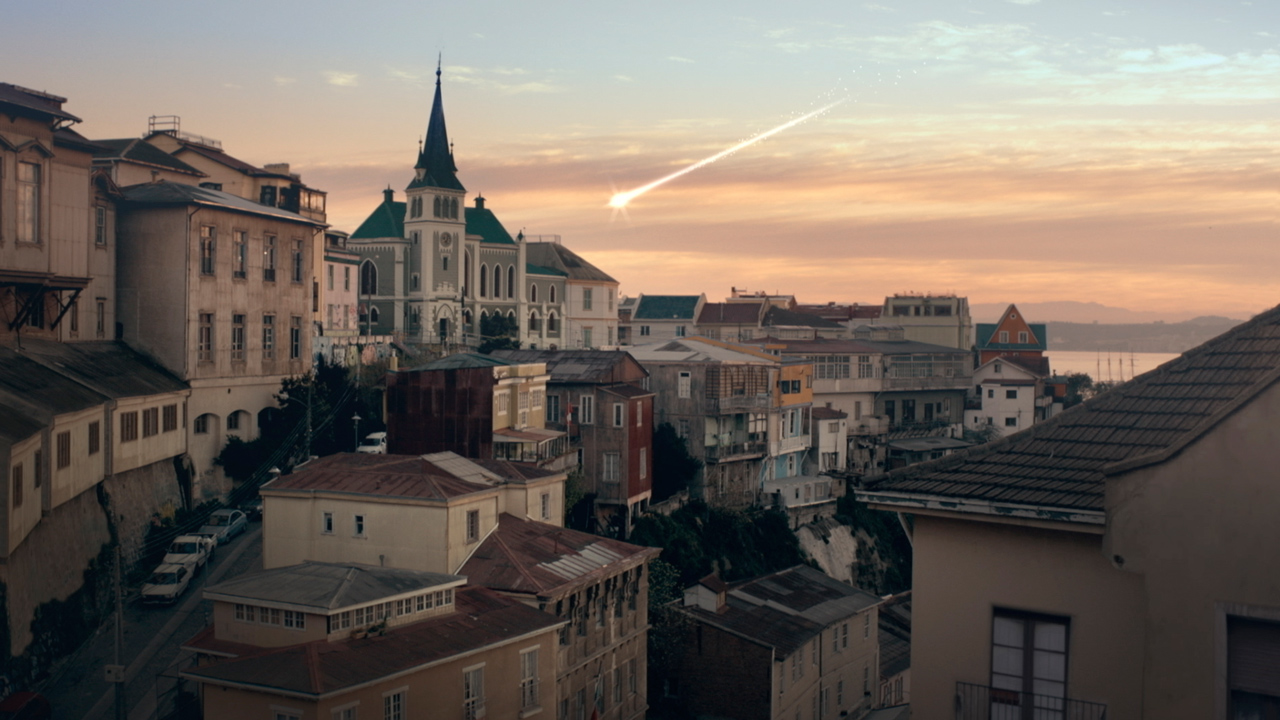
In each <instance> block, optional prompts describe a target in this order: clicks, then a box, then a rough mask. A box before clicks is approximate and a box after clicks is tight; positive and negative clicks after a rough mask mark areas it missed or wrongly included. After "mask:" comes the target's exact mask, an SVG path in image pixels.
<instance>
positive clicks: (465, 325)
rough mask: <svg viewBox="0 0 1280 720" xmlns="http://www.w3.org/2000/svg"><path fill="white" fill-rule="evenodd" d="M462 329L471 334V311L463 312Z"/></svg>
mask: <svg viewBox="0 0 1280 720" xmlns="http://www.w3.org/2000/svg"><path fill="white" fill-rule="evenodd" d="M462 329H463V330H464V331H466V332H471V311H470V310H463V311H462Z"/></svg>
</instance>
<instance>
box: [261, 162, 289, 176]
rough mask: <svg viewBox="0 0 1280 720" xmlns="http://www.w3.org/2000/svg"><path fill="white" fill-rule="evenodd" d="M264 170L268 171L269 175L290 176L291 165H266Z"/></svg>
mask: <svg viewBox="0 0 1280 720" xmlns="http://www.w3.org/2000/svg"><path fill="white" fill-rule="evenodd" d="M262 169H263V170H266V171H267V172H269V173H275V174H277V175H288V174H289V163H267V164H266V165H263V166H262Z"/></svg>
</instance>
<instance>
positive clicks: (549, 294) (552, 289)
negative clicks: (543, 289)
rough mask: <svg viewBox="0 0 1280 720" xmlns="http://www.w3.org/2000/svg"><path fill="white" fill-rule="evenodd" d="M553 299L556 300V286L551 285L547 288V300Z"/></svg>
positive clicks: (551, 300) (552, 300)
mask: <svg viewBox="0 0 1280 720" xmlns="http://www.w3.org/2000/svg"><path fill="white" fill-rule="evenodd" d="M555 301H556V286H555V285H552V286H551V287H550V288H548V289H547V302H552V303H553V302H555Z"/></svg>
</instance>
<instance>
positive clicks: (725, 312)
mask: <svg viewBox="0 0 1280 720" xmlns="http://www.w3.org/2000/svg"><path fill="white" fill-rule="evenodd" d="M763 305H764V303H704V304H703V305H702V312H700V313H698V324H699V325H718V324H726V325H753V326H754V325H758V324H759V323H760V308H761V307H762V306H763Z"/></svg>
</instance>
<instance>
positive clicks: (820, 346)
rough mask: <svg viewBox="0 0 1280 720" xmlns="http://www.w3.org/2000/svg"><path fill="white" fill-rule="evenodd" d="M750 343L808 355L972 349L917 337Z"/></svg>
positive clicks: (756, 340) (965, 352) (961, 352)
mask: <svg viewBox="0 0 1280 720" xmlns="http://www.w3.org/2000/svg"><path fill="white" fill-rule="evenodd" d="M743 343H745V344H749V345H769V346H771V347H772V346H782V348H783V350H782V352H783V353H786V354H804V355H810V354H812V355H860V354H861V355H868V354H882V355H904V354H905V355H910V354H914V353H930V354H938V353H946V354H952V355H968V354H969V351H968V350H960V349H958V348H954V347H951V346H949V345H934V344H932V343H924V342H916V341H914V340H843V339H838V338H830V339H828V338H817V339H814V340H782V339H778V338H772V337H768V338H753V339H751V340H744V341H743Z"/></svg>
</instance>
